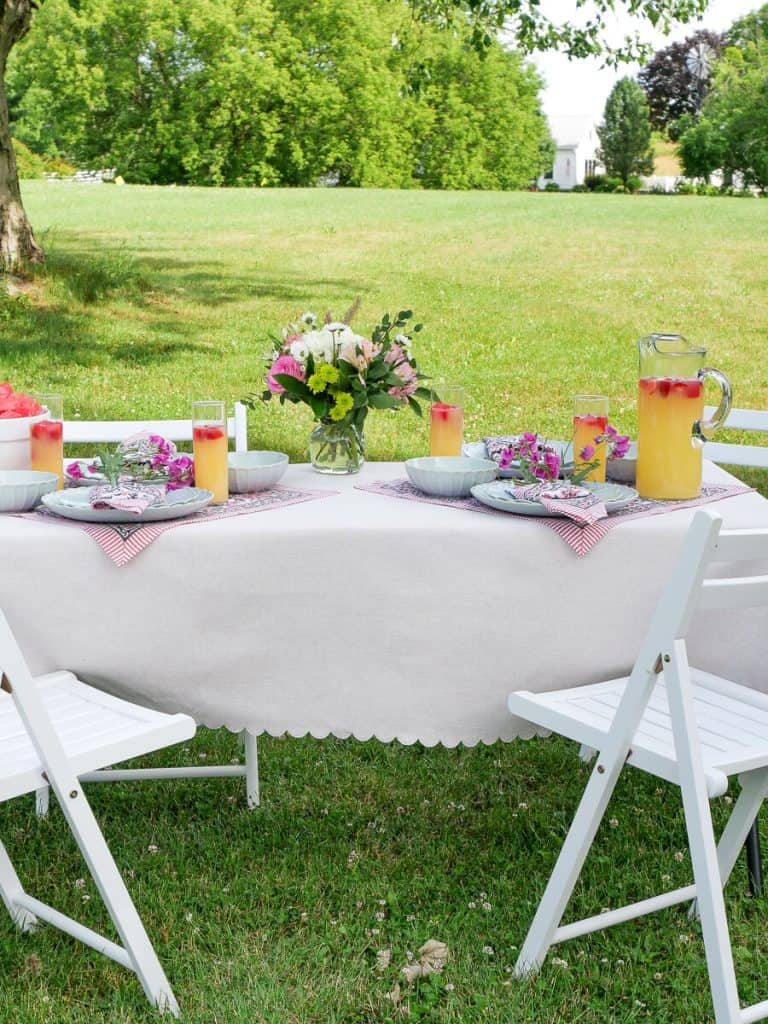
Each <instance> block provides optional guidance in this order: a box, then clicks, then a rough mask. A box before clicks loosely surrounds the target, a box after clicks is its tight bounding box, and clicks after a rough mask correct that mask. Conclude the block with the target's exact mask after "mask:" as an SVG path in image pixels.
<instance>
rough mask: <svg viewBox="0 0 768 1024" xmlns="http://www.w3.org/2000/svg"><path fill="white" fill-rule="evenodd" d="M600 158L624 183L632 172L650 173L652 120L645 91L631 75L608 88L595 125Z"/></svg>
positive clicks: (651, 169) (651, 163)
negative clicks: (597, 123) (601, 116)
mask: <svg viewBox="0 0 768 1024" xmlns="http://www.w3.org/2000/svg"><path fill="white" fill-rule="evenodd" d="M597 134H598V135H599V136H600V153H599V159H600V160H601V161H602V162H603V163H604V164H605V169H606V170H607V171H608V173H609V174H612V175H617V176H618V177H620V178H621V180H622V181H623V182H624V185H625V186H626V185H627V183H628V181H629V179H630V178H631V177H632V176H633V175H635V174H651V173H652V171H653V151H652V149H651V122H650V119H649V115H648V102H647V100H646V98H645V93H644V92H643V90H642V89H641V88H640V86H639V85H638V84H637V82H636V81H635V80H634V79H633V78H622V79H620V80H619V81H618V82H617V83H616V85H614V87H613V89H612V90H611V94H610V95H609V97H608V99H607V101H606V104H605V111H604V113H603V123H602V124H601V125H600V127H599V128H598V129H597Z"/></svg>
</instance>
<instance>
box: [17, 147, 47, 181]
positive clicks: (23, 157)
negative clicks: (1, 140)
mask: <svg viewBox="0 0 768 1024" xmlns="http://www.w3.org/2000/svg"><path fill="white" fill-rule="evenodd" d="M13 149H14V152H15V153H16V166H17V167H18V169H19V177H20V178H42V176H43V175H44V174H45V160H43V158H42V157H41V156H38V155H37V153H33V152H32V150H31V149H29V148H28V147H27V146H25V145H24V143H23V142H19V141H18V139H14V140H13Z"/></svg>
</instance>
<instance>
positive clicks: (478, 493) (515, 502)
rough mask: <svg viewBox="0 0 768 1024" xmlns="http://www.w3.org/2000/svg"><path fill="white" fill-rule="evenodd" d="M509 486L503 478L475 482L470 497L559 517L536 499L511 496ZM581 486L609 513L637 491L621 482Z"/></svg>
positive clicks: (628, 502) (495, 505)
mask: <svg viewBox="0 0 768 1024" xmlns="http://www.w3.org/2000/svg"><path fill="white" fill-rule="evenodd" d="M509 486H510V485H509V484H507V483H504V481H503V480H496V481H494V482H493V483H491V484H476V485H475V486H474V487H473V488H472V497H473V498H475V499H476V500H477V501H479V502H481V503H482V504H483V505H488V507H489V508H496V509H499V511H501V512H515V513H516V514H517V515H521V516H543V517H546V518H559V514H558V513H557V512H550V511H549V510H548V509H546V508H544V506H543V505H542V504H540V502H538V501H530V500H526V499H525V498H513V497H512V495H511V494H509V493H508V490H509ZM583 486H584V487H586V488H587V489H588V490H590V491H592V493H593V494H596V495H597V496H598V497H599V498H600V499H601V500H602V501H603V503H604V504H605V510H606V512H608V513H609V514H610V513H611V512H618V511H619V509H622V508H626V506H627V505H631V504H632V502H633V501H634V500H635V499H636V498H637V491H636V490H635V489H634V487H624V486H623V485H622V484H592V483H585V484H584V485H583Z"/></svg>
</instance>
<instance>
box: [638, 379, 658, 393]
mask: <svg viewBox="0 0 768 1024" xmlns="http://www.w3.org/2000/svg"><path fill="white" fill-rule="evenodd" d="M640 390H641V391H646V392H647V393H648V394H649V395H652V394H653V393H654V391H655V390H656V379H655V378H654V377H641V378H640Z"/></svg>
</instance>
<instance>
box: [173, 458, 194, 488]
mask: <svg viewBox="0 0 768 1024" xmlns="http://www.w3.org/2000/svg"><path fill="white" fill-rule="evenodd" d="M167 469H168V481H167V484H166V486H167V488H168V490H169V491H176V490H178V489H179V488H180V487H189V486H190V485H191V484H192V483H193V482H194V479H195V476H194V462H193V461H192V459H191V458H190V457H189V456H188V455H179V456H178V457H177V458H175V459H171V461H170V462H169V463H168V465H167Z"/></svg>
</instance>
